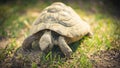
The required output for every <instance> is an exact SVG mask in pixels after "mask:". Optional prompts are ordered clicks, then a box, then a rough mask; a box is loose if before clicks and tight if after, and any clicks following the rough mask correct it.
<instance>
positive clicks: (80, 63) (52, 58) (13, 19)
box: [0, 1, 120, 68]
mask: <svg viewBox="0 0 120 68" xmlns="http://www.w3.org/2000/svg"><path fill="white" fill-rule="evenodd" d="M34 3H35V4H34ZM50 3H52V2H50ZM50 3H49V2H48V1H47V2H41V3H40V2H38V3H37V2H33V3H32V2H31V3H30V4H29V5H28V3H27V2H25V5H26V6H19V5H16V4H12V5H11V4H8V5H2V6H0V8H1V9H3V8H4V11H6V13H5V14H7V15H8V16H6V17H5V15H3V17H5V19H4V18H3V19H1V20H0V21H1V22H0V24H1V23H2V21H4V23H2V26H0V35H2V36H7V37H9V38H10V40H11V41H12V42H11V43H10V44H9V45H8V49H7V50H6V52H5V54H6V53H7V54H8V55H10V54H11V53H12V50H15V49H16V48H17V47H18V46H21V43H22V41H23V40H24V39H25V37H27V36H28V34H29V27H28V26H27V25H26V24H25V21H27V23H28V24H30V25H31V24H32V22H33V21H34V19H35V18H36V17H37V16H38V15H34V14H35V13H39V12H40V11H41V10H42V9H44V8H45V7H46V6H48V5H49V4H50ZM83 3H85V2H83ZM67 4H68V5H70V6H71V7H72V8H73V9H75V11H76V12H77V13H78V14H79V15H80V16H81V18H82V19H83V20H85V21H87V22H88V23H89V24H90V25H91V28H92V31H93V33H94V35H93V37H92V38H88V37H85V38H84V39H83V40H80V41H78V42H77V43H73V44H71V48H72V49H73V51H74V53H73V55H72V56H73V59H70V60H67V61H64V60H65V59H64V58H61V57H60V56H58V55H57V54H56V55H52V52H49V53H48V54H47V55H44V56H43V59H42V61H41V62H42V65H48V66H49V67H52V68H92V63H91V61H90V59H89V58H90V55H92V54H94V53H97V52H98V51H100V50H107V49H111V48H113V47H114V45H112V41H114V40H116V39H119V38H120V30H119V26H118V25H120V24H119V23H120V20H118V19H116V18H114V17H113V16H111V15H109V14H105V13H101V12H96V13H91V12H89V10H88V8H90V6H91V4H89V3H85V4H86V5H84V6H82V8H81V9H80V7H81V6H79V5H78V4H77V3H76V2H73V3H72V4H71V3H67ZM99 7H100V6H99V5H96V7H94V9H95V10H97V11H100V10H101V9H100V8H99ZM8 10H9V12H8ZM29 11H30V12H29ZM2 13H4V12H2ZM2 13H1V14H2ZM21 38H22V40H21ZM5 54H3V53H0V59H1V60H3V59H5V56H4V55H5ZM32 68H36V63H34V62H33V63H32Z"/></svg>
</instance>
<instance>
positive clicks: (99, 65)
mask: <svg viewBox="0 0 120 68" xmlns="http://www.w3.org/2000/svg"><path fill="white" fill-rule="evenodd" d="M91 61H92V63H93V68H120V50H118V49H112V50H106V51H99V52H97V54H94V55H92V56H91Z"/></svg>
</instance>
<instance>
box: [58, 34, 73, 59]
mask: <svg viewBox="0 0 120 68" xmlns="http://www.w3.org/2000/svg"><path fill="white" fill-rule="evenodd" d="M58 46H59V47H60V49H61V51H62V52H63V53H64V55H65V56H66V57H67V58H70V57H71V53H72V49H71V48H70V47H69V45H68V44H67V43H66V41H65V39H64V37H62V36H60V37H59V39H58Z"/></svg>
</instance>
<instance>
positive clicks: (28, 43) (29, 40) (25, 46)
mask: <svg viewBox="0 0 120 68" xmlns="http://www.w3.org/2000/svg"><path fill="white" fill-rule="evenodd" d="M35 40H36V37H35V36H29V37H27V38H26V39H25V40H24V41H23V43H22V48H23V49H24V50H30V49H32V42H33V41H35Z"/></svg>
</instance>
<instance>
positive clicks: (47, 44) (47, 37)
mask: <svg viewBox="0 0 120 68" xmlns="http://www.w3.org/2000/svg"><path fill="white" fill-rule="evenodd" d="M39 46H40V49H41V50H42V51H45V52H46V51H48V50H49V49H52V47H53V44H52V36H51V31H47V30H46V31H45V33H44V34H43V35H42V36H41V38H40V40H39ZM47 48H49V49H47ZM46 49H47V50H46Z"/></svg>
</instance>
